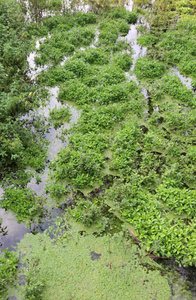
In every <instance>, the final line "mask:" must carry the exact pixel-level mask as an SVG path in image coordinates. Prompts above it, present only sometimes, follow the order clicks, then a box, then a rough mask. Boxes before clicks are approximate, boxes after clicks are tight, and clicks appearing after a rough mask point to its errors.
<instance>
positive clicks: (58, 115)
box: [50, 107, 71, 128]
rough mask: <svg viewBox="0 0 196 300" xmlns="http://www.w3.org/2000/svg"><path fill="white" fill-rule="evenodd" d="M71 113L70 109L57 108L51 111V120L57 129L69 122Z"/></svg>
mask: <svg viewBox="0 0 196 300" xmlns="http://www.w3.org/2000/svg"><path fill="white" fill-rule="evenodd" d="M70 118H71V113H70V109H69V107H62V108H57V107H55V108H54V109H53V110H51V111H50V120H51V121H52V123H53V124H54V127H55V128H59V127H60V126H61V125H63V124H64V123H65V122H69V121H70Z"/></svg>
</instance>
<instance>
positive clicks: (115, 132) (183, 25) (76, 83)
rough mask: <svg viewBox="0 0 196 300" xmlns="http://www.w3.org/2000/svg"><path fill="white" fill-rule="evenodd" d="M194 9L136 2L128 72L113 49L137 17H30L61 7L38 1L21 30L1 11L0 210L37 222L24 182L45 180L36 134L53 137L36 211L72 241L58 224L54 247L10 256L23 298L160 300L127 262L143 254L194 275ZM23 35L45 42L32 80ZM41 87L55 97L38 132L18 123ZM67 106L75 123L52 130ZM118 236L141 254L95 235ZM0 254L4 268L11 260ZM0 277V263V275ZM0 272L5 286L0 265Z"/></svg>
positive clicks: (41, 143)
mask: <svg viewBox="0 0 196 300" xmlns="http://www.w3.org/2000/svg"><path fill="white" fill-rule="evenodd" d="M20 2H23V1H20ZM193 2H194V1H186V0H185V1H177V4H176V6H175V3H174V1H171V0H162V1H158V0H157V1H155V2H154V4H153V5H152V3H150V1H143V2H142V1H135V5H138V6H139V7H140V8H139V9H138V10H137V11H138V12H140V13H141V14H142V15H143V17H146V18H149V20H150V21H149V23H150V29H149V27H148V26H146V25H145V22H144V23H143V24H142V26H140V27H139V28H138V29H139V30H140V32H141V35H140V36H139V38H138V43H139V44H140V45H141V46H145V47H147V55H146V56H145V57H140V58H139V59H137V61H136V62H135V61H133V58H132V54H133V53H132V50H131V42H129V41H127V40H126V39H124V37H120V36H122V35H126V34H127V33H128V31H129V28H130V24H135V23H136V22H137V18H138V14H137V13H136V12H135V11H134V12H128V11H127V10H126V9H125V8H124V7H118V8H113V9H110V10H108V11H104V12H100V13H99V14H97V15H95V14H94V13H83V12H77V13H74V12H72V13H69V12H65V11H61V13H59V14H58V15H56V16H47V17H44V18H42V17H43V13H45V12H46V11H47V10H48V8H49V9H50V10H52V11H53V12H54V11H56V10H59V11H60V9H61V8H60V4H62V3H61V2H60V1H58V0H55V1H49V2H48V5H49V6H50V7H49V6H47V7H46V6H45V4H46V1H45V0H43V1H40V3H38V2H37V1H30V6H31V7H30V10H31V17H32V20H37V21H38V20H39V21H41V20H42V22H40V24H39V25H38V24H37V23H33V22H30V23H28V22H27V21H25V16H24V15H23V13H22V11H23V10H22V7H21V6H19V4H16V2H14V1H12V0H9V1H8V2H5V1H4V0H2V1H1V0H0V9H1V10H0V25H1V26H0V37H1V41H0V84H1V87H0V121H1V124H0V167H1V179H3V180H2V183H3V186H4V189H5V194H4V196H3V197H2V200H1V207H3V208H5V209H6V210H9V211H11V212H13V213H14V214H15V215H16V217H17V218H18V220H19V221H25V222H28V221H34V220H35V219H39V218H41V217H42V214H43V211H44V209H43V204H44V203H43V199H42V198H41V197H37V196H36V194H35V193H34V192H33V191H32V190H31V189H29V188H27V183H28V182H29V181H30V178H31V177H32V176H35V178H37V183H39V182H40V180H41V179H40V178H39V177H38V176H37V175H36V173H35V172H34V171H32V172H30V171H27V169H28V168H29V167H31V168H33V169H34V170H36V171H37V172H40V171H41V170H43V169H44V167H45V160H46V152H47V143H46V141H45V138H44V134H45V133H46V130H47V127H50V126H51V127H52V128H53V127H54V128H55V129H57V128H59V127H61V128H59V130H58V133H60V137H61V139H62V140H63V141H64V142H65V141H66V146H65V147H64V146H62V149H61V150H60V151H59V153H58V155H56V157H55V159H54V160H53V161H52V162H51V163H50V165H49V168H50V171H51V173H50V180H49V183H48V185H47V188H46V193H47V197H48V202H49V201H51V203H54V202H56V203H54V204H52V205H55V206H58V205H60V208H61V209H62V210H64V209H65V210H66V215H65V219H66V220H67V221H68V222H69V224H70V223H71V224H77V225H76V228H80V229H81V228H82V229H81V230H82V233H83V234H84V236H83V237H82V236H81V235H78V234H77V233H75V234H74V235H72V234H70V232H69V231H66V232H65V231H60V228H59V227H58V225H57V228H55V230H56V231H57V232H60V235H59V237H58V238H57V239H56V244H55V243H54V242H53V241H51V240H50V238H49V237H46V236H45V235H42V236H41V235H37V236H35V237H31V238H30V237H27V238H26V239H25V240H24V241H23V242H22V243H21V246H20V247H21V248H20V249H22V252H23V254H24V255H26V254H27V257H26V261H25V258H24V262H25V263H27V265H28V267H29V272H28V275H27V277H26V284H25V287H24V288H23V292H22V293H23V298H24V299H50V298H51V299H52V297H53V296H54V292H55V295H56V297H57V299H62V293H63V297H65V295H66V297H67V298H70V299H71V298H74V299H81V296H82V297H84V299H86V298H89V297H91V298H92V297H94V298H96V299H108V298H109V297H113V298H114V297H118V298H122V299H125V297H126V299H127V297H129V296H130V299H141V297H142V298H144V299H149V298H150V297H156V299H169V298H170V292H169V287H168V284H167V283H166V279H165V278H163V277H159V275H160V274H159V273H158V272H151V271H149V270H148V271H147V269H145V268H144V267H143V266H141V264H140V262H139V258H138V257H140V258H141V259H142V260H143V258H144V257H145V256H148V255H149V254H151V253H153V254H155V255H158V256H161V257H169V258H175V259H176V260H177V262H179V263H181V264H183V265H196V256H195V249H196V235H195V227H196V219H195V208H196V193H195V187H196V186H195V182H196V181H195V179H196V167H195V162H196V148H195V143H196V142H195V134H196V128H195V121H196V109H195V105H196V98H195V93H194V89H195V86H196V84H195V80H196V79H195V78H196V75H195V72H196V68H195V56H196V53H195V46H196V44H195V28H196V26H195V17H194V15H193V13H194V11H195V4H194V3H193ZM183 3H184V4H183ZM12 4H13V5H12ZM52 7H53V8H52ZM149 7H151V10H150V11H147V10H145V8H149ZM20 9H21V10H20ZM23 9H24V7H23ZM19 12H20V13H19ZM179 14H180V15H179ZM23 23H24V24H23ZM142 33H143V34H142ZM34 35H35V36H44V37H45V39H43V40H42V42H41V44H40V48H39V49H37V50H36V51H37V56H36V58H35V62H36V66H37V67H38V66H44V65H45V67H46V68H45V69H44V71H42V72H41V73H40V74H39V75H38V76H37V77H36V79H35V81H32V80H31V79H30V78H28V72H27V69H28V64H27V56H28V54H29V53H30V51H31V50H35V49H33V47H34V45H35V43H34V41H33V36H34ZM119 38H120V39H119ZM141 53H142V52H141ZM132 64H133V65H134V66H135V68H134V70H133V71H131V70H132V69H131V70H130V68H131V66H132ZM171 66H177V67H178V70H180V71H181V72H182V73H183V74H185V75H186V76H191V78H192V79H193V80H192V88H193V90H191V87H190V88H187V87H186V86H185V85H184V84H183V83H182V82H181V80H180V79H179V78H178V76H176V75H173V74H172V70H169V69H170V67H171ZM126 72H128V73H126ZM129 75H131V79H130V76H129ZM135 75H136V77H137V79H138V80H140V81H139V82H137V81H136V80H135V79H134V78H135ZM141 85H143V87H142V86H141ZM51 86H59V93H58V101H60V102H61V104H62V106H61V107H60V108H57V107H58V106H56V107H55V108H54V109H53V110H51V111H50V114H49V116H48V117H47V121H49V122H51V124H50V123H49V122H48V123H49V125H47V126H46V124H48V123H45V120H44V117H43V118H42V116H41V117H40V118H39V117H37V116H36V114H33V113H32V114H33V117H32V118H28V117H27V115H25V114H26V113H28V112H29V111H30V110H32V109H34V108H36V107H38V106H39V105H40V104H42V102H43V101H44V100H45V98H46V97H47V92H46V88H48V87H51ZM144 87H146V89H147V93H146V97H145V95H144V94H145V90H144ZM142 90H143V92H144V93H142ZM49 91H50V90H49ZM68 105H69V106H68ZM71 105H75V106H76V105H77V106H76V108H77V109H78V110H79V112H78V120H77V122H76V123H74V124H69V125H68V124H66V126H63V125H64V124H65V123H68V122H69V121H70V117H71V113H70V109H69V107H70V106H71ZM74 109H75V107H74ZM23 115H25V116H23ZM72 117H73V118H72V120H71V123H72V121H73V119H74V117H75V116H74V115H72ZM54 128H53V131H54ZM65 128H66V129H65ZM33 173H34V175H33ZM62 221H63V220H61V221H60V223H61V222H62ZM78 224H79V225H78ZM122 224H124V226H125V227H126V228H129V229H130V228H131V229H132V230H133V232H132V233H133V236H135V237H136V236H137V238H135V237H134V239H135V241H136V242H137V244H139V245H140V246H141V247H142V249H145V250H144V251H145V252H140V251H136V248H135V246H133V247H132V246H131V248H129V247H128V248H127V246H126V247H125V246H124V243H126V242H127V240H126V239H124V238H123V237H122V235H121V234H120V235H114V236H113V237H111V236H107V235H106V233H107V232H108V233H112V235H113V234H114V233H115V232H119V231H122V227H121V225H122ZM77 226H78V227H77ZM68 227H69V225H68ZM66 229H67V228H66ZM85 232H91V233H94V234H96V235H97V237H96V238H95V236H92V235H89V236H86V235H85ZM99 235H102V237H100V236H99ZM58 239H59V240H61V242H62V244H60V241H59V240H58ZM29 243H30V244H29ZM92 245H93V246H92ZM106 245H107V247H106ZM108 245H109V246H108ZM64 247H65V248H64ZM106 248H107V249H106ZM108 249H109V250H108ZM90 251H91V252H90ZM93 251H98V253H99V254H101V256H100V255H98V258H99V259H97V261H96V262H95V261H91V260H90V255H92V257H94V256H93V255H94V252H93ZM129 251H131V253H130V252H129ZM142 251H143V250H142ZM89 253H90V254H89ZM92 253H93V254H92ZM6 255H8V256H9V255H10V259H11V261H13V265H15V264H16V261H15V259H14V257H12V254H9V253H8V254H6ZM112 255H114V257H113V256H112ZM130 255H132V258H131V259H130ZM52 256H55V258H56V260H55V264H54V261H52V260H51V257H52ZM4 257H6V256H4ZM95 257H97V256H96V255H95ZM67 258H68V259H67ZM92 259H93V258H92ZM62 261H63V262H64V264H62ZM117 261H118V263H117ZM119 261H120V265H119ZM6 264H7V262H6V261H5V259H4V258H3V263H2V266H3V268H4V266H6ZM80 271H82V272H80ZM6 272H7V273H8V274H9V272H10V274H11V273H12V274H11V275H10V276H11V277H12V275H14V272H12V271H9V266H8V268H7V267H6V268H5V273H6ZM130 272H133V274H132V273H131V274H132V275H131V276H130ZM3 276H4V275H3ZM84 276H85V280H84ZM89 276H90V277H89ZM134 276H135V277H134ZM156 276H157V277H156ZM4 277H5V276H4ZM8 277H9V276H8ZM11 277H10V278H11ZM43 278H44V279H43ZM73 278H74V280H73ZM92 278H93V280H92ZM0 280H1V279H0ZM2 280H4V278H3V279H2ZM10 280H11V279H10ZM152 280H154V282H155V284H154V285H153V286H152V282H153V281H152ZM159 280H160V281H159ZM4 281H5V280H4ZM89 282H92V285H90V288H89ZM114 283H115V284H114ZM87 284H88V288H86V286H87ZM162 284H164V286H165V289H166V290H164V291H163V289H161V288H162V286H161V285H162ZM6 285H7V282H5V286H6ZM141 286H142V288H141ZM144 286H145V287H147V289H144ZM104 297H105V298H104ZM123 297H124V298H123Z"/></svg>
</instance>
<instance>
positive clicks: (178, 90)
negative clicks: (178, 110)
mask: <svg viewBox="0 0 196 300" xmlns="http://www.w3.org/2000/svg"><path fill="white" fill-rule="evenodd" d="M162 84H163V87H162V88H163V90H164V92H165V93H168V94H169V95H171V96H173V97H174V98H176V99H178V100H180V101H182V102H184V103H187V104H189V105H193V106H195V105H196V101H195V99H194V93H193V91H191V90H189V89H188V88H187V87H186V86H185V85H183V84H182V82H181V81H180V79H179V78H178V77H177V76H170V75H167V76H164V77H163V81H162Z"/></svg>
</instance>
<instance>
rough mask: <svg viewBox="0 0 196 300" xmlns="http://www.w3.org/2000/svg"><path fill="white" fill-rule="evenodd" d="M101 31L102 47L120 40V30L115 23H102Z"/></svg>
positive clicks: (100, 41) (100, 42) (100, 40)
mask: <svg viewBox="0 0 196 300" xmlns="http://www.w3.org/2000/svg"><path fill="white" fill-rule="evenodd" d="M99 30H100V32H99V44H100V45H110V44H114V43H115V42H116V40H117V38H118V30H117V26H116V23H115V22H109V21H108V20H106V21H104V22H101V23H100V25H99Z"/></svg>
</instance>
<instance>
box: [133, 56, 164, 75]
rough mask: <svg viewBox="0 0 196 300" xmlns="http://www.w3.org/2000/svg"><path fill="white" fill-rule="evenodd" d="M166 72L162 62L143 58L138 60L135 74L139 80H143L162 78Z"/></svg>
mask: <svg viewBox="0 0 196 300" xmlns="http://www.w3.org/2000/svg"><path fill="white" fill-rule="evenodd" d="M165 70H166V66H165V65H164V64H163V63H162V62H159V61H158V60H155V59H154V60H151V59H149V58H147V57H142V58H138V59H137V61H136V64H135V69H134V72H135V74H136V75H137V77H138V78H140V79H142V78H156V77H161V76H162V75H163V74H164V73H165Z"/></svg>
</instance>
